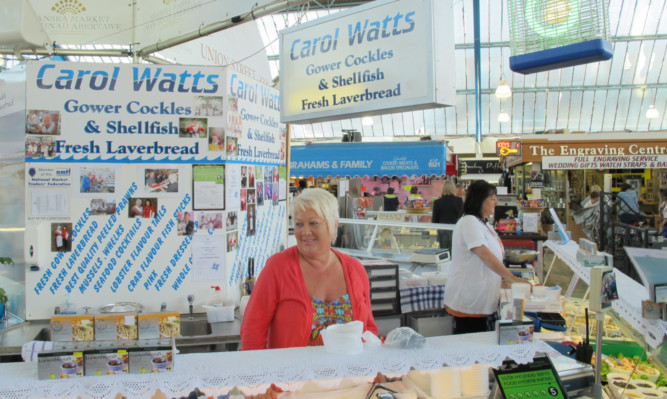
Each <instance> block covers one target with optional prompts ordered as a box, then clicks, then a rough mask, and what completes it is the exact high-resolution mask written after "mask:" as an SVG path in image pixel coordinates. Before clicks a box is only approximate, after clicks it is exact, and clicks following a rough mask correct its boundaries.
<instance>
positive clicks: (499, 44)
mask: <svg viewBox="0 0 667 399" xmlns="http://www.w3.org/2000/svg"><path fill="white" fill-rule="evenodd" d="M644 40H667V35H640V36H612V37H611V41H612V42H638V41H644ZM509 46H510V42H509V41H500V42H484V43H481V47H482V48H496V47H509ZM474 47H475V43H459V44H455V48H456V49H457V50H462V49H471V48H474Z"/></svg>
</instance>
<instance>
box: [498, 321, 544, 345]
mask: <svg viewBox="0 0 667 399" xmlns="http://www.w3.org/2000/svg"><path fill="white" fill-rule="evenodd" d="M534 330H535V326H534V325H533V322H532V321H511V320H498V321H497V322H496V334H497V336H498V345H515V344H528V343H532V342H533V332H534Z"/></svg>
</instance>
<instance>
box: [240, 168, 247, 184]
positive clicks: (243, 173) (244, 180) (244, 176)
mask: <svg viewBox="0 0 667 399" xmlns="http://www.w3.org/2000/svg"><path fill="white" fill-rule="evenodd" d="M247 187H248V167H247V166H245V165H244V166H241V188H247Z"/></svg>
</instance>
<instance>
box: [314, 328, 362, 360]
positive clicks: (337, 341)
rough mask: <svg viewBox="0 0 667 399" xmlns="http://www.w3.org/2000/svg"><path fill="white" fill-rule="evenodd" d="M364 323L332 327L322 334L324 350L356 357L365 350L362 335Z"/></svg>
mask: <svg viewBox="0 0 667 399" xmlns="http://www.w3.org/2000/svg"><path fill="white" fill-rule="evenodd" d="M363 329H364V323H362V322H361V321H358V320H355V321H351V322H349V323H345V324H334V325H331V326H329V327H327V328H325V329H324V330H322V332H320V335H322V341H323V342H324V350H325V351H327V352H329V353H335V354H338V355H356V354H358V353H361V352H362V351H363V350H364V343H363V341H362V340H361V333H362V332H363Z"/></svg>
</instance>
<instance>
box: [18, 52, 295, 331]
mask: <svg viewBox="0 0 667 399" xmlns="http://www.w3.org/2000/svg"><path fill="white" fill-rule="evenodd" d="M279 104H280V96H279V94H278V91H277V90H274V89H272V88H270V87H267V86H263V85H262V84H260V83H258V82H257V81H254V80H252V79H251V78H249V77H246V76H244V75H242V74H239V73H237V72H235V71H233V70H230V69H224V68H219V67H200V66H156V65H144V64H134V65H110V64H86V63H69V62H30V63H29V64H28V68H27V87H26V119H25V131H26V136H25V137H26V139H25V150H26V164H25V165H26V166H25V168H26V170H25V173H26V177H25V201H26V234H25V253H26V259H27V261H28V262H29V264H30V265H31V266H33V267H32V268H31V270H30V271H27V272H26V314H27V318H28V319H36V318H48V317H49V316H50V315H52V314H53V310H54V307H55V306H60V307H61V309H74V310H77V309H80V308H82V307H83V306H89V307H92V308H95V307H97V306H101V305H104V304H108V303H112V302H127V301H131V302H139V303H141V304H142V305H143V306H144V309H146V310H147V311H157V310H158V309H159V307H160V303H162V302H167V306H168V309H169V310H177V311H187V309H188V303H187V300H186V297H187V295H189V294H194V296H195V311H201V310H202V309H201V308H199V309H197V307H198V306H201V305H203V304H206V303H207V301H208V300H209V299H210V298H209V292H210V287H211V286H212V285H216V286H220V287H221V288H222V289H223V290H225V293H226V296H227V297H229V298H233V299H235V300H237V301H238V298H239V296H240V292H241V291H240V283H241V282H242V281H243V280H244V279H245V277H246V274H247V267H246V265H247V262H248V258H254V262H255V265H256V269H257V271H260V270H261V268H262V266H263V265H264V262H265V261H266V259H268V257H269V256H271V255H272V254H273V253H275V252H277V251H278V250H280V248H282V247H284V245H285V242H286V228H285V220H286V209H285V201H281V200H279V194H280V192H281V191H284V190H285V188H280V186H279V185H280V184H286V182H285V180H284V179H283V180H281V179H279V167H280V166H284V165H285V149H286V129H285V127H284V126H283V125H281V124H279V113H280V107H279ZM281 181H282V183H281ZM34 266H37V268H35V267H34ZM35 269H37V270H35Z"/></svg>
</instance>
